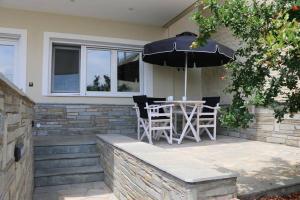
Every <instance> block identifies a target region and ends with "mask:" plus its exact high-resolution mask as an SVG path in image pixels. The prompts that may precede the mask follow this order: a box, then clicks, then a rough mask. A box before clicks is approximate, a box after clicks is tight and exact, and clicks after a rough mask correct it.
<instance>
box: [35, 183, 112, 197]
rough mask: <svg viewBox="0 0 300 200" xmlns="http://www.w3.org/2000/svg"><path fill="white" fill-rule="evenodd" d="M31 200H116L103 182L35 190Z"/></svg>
mask: <svg viewBox="0 0 300 200" xmlns="http://www.w3.org/2000/svg"><path fill="white" fill-rule="evenodd" d="M33 200H117V198H116V197H115V196H114V195H113V194H112V192H111V190H110V189H109V188H108V187H107V186H106V185H105V184H104V182H94V183H84V184H73V185H59V186H47V187H40V188H36V189H35V191H34V197H33Z"/></svg>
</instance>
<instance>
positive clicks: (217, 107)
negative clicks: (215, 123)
mask: <svg viewBox="0 0 300 200" xmlns="http://www.w3.org/2000/svg"><path fill="white" fill-rule="evenodd" d="M202 107H203V108H208V109H212V110H218V109H219V108H220V106H219V105H217V106H216V107H211V106H207V105H203V106H202Z"/></svg>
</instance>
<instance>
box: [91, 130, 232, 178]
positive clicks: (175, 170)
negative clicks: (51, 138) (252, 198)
mask: <svg viewBox="0 0 300 200" xmlns="http://www.w3.org/2000/svg"><path fill="white" fill-rule="evenodd" d="M97 136H98V137H99V138H100V139H102V140H103V141H105V142H107V143H109V144H112V145H114V146H115V147H117V148H120V149H122V150H123V151H125V152H127V153H129V154H131V155H133V156H135V157H137V158H138V159H140V160H142V161H144V162H145V163H148V164H150V165H152V166H154V167H156V168H158V169H159V170H161V171H164V172H166V173H168V174H170V175H172V176H174V177H176V178H178V179H179V180H182V181H184V182H186V183H199V182H204V181H210V180H222V179H226V178H233V177H237V174H236V173H235V172H233V171H229V170H226V169H223V170H217V169H214V167H213V166H212V165H211V164H210V163H209V162H206V161H203V160H199V159H195V158H194V157H192V156H190V155H189V154H186V153H180V152H173V151H168V150H166V149H164V148H160V147H157V146H154V145H150V144H147V143H144V142H139V141H137V140H135V139H132V138H129V137H126V136H122V135H118V134H107V135H97Z"/></svg>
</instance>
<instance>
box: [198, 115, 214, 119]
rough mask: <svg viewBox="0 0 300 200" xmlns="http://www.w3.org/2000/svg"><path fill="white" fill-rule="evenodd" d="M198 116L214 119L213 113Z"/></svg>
mask: <svg viewBox="0 0 300 200" xmlns="http://www.w3.org/2000/svg"><path fill="white" fill-rule="evenodd" d="M200 118H201V119H202V118H205V119H214V116H213V115H201V116H200Z"/></svg>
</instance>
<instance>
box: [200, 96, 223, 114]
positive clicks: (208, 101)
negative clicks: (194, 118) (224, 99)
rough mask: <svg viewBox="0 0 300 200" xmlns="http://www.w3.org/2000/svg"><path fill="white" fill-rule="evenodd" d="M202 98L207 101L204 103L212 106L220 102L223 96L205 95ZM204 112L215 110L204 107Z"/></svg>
mask: <svg viewBox="0 0 300 200" xmlns="http://www.w3.org/2000/svg"><path fill="white" fill-rule="evenodd" d="M202 100H203V101H205V103H204V105H206V106H210V107H216V106H217V105H218V104H219V103H220V100H221V98H220V97H203V98H202ZM202 112H213V110H212V109H209V108H205V107H204V108H203V110H202Z"/></svg>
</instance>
